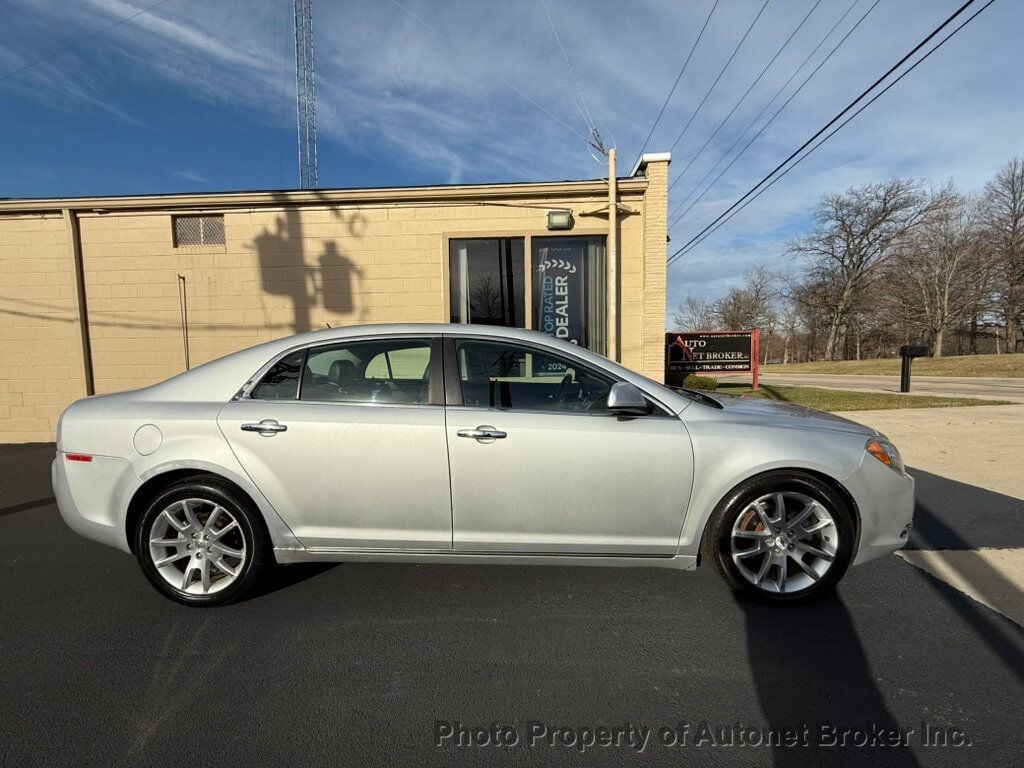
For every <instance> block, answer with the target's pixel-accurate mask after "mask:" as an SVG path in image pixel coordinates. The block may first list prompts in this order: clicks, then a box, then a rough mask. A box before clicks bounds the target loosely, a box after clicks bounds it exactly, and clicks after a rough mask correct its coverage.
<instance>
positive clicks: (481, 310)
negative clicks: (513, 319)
mask: <svg viewBox="0 0 1024 768" xmlns="http://www.w3.org/2000/svg"><path fill="white" fill-rule="evenodd" d="M469 311H470V314H471V316H472V318H473V321H474V322H477V323H483V324H485V325H501V324H503V323H504V321H505V303H504V301H503V299H502V295H501V287H500V286H499V285H498V281H497V280H496V279H495V277H494V275H493V274H491V273H489V272H485V273H483V274H482V275H480V276H479V277H477V278H476V279H475V280H474V281H473V285H472V287H471V288H470V291H469Z"/></svg>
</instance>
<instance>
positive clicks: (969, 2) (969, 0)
mask: <svg viewBox="0 0 1024 768" xmlns="http://www.w3.org/2000/svg"><path fill="white" fill-rule="evenodd" d="M876 2H877V0H876ZM974 2H975V0H967V2H966V3H964V4H963V5H962V6H960V8H958V9H957V10H956V11H955V12H954V13H953V14H952V15H951V16H950V17H949V18H948V19H946V20H945V21H944V22H942V24H940V25H939V26H938V27H936V28H935V29H934V30H932V32H931V33H930V34H929V35H928V36H927V37H926V38H925V39H924V40H922V41H921V42H919V43H918V44H917V45H916V46H914V47H913V48H912V49H911V50H910V51H909V52H908V53H907V54H906V55H905V56H904V57H903V58H902V59H900V60H899V61H897V62H896V63H895V64H893V65H892V66H891V67H890V68H889V69H888V70H887V71H886V72H885V74H883V75H882V76H881V77H879V78H878V79H877V80H875V82H873V83H872V84H871V85H870V86H868V87H867V88H866V89H865V90H864V91H862V92H861V94H860V95H859V96H858V97H857V98H855V99H854V100H853V101H851V102H850V103H849V104H847V105H846V106H845V107H844V108H843V109H842V110H841V111H840V112H839V114H837V115H836V116H835V117H833V118H832V119H831V120H830V121H829V122H827V123H826V124H825V125H824V126H822V127H821V128H820V129H819V130H818V131H817V133H815V134H814V135H813V136H811V138H809V139H807V141H805V142H804V143H803V144H801V145H800V146H799V147H797V149H796V150H794V151H793V153H792V154H790V155H789V157H787V158H786V159H785V160H783V161H782V162H781V163H779V164H778V165H777V166H776V167H775V168H774V169H772V171H771V172H770V173H768V175H766V176H765V177H764V178H763V179H761V181H759V182H758V183H757V184H755V185H754V186H753V187H752V188H751V189H750V190H748V191H747V192H746V194H744V195H743V197H741V198H740V199H739V200H737V201H736V202H735V203H733V204H732V205H731V206H730V207H729V208H727V209H726V210H725V211H723V212H722V213H721V214H719V216H718V218H716V219H715V220H714V221H712V222H711V223H710V224H709V225H708V226H707V227H705V228H704V229H703V230H701V231H700V232H698V233H697V235H695V236H694V237H693V238H692V239H691V240H690V241H689V242H687V243H686V244H685V245H683V248H686V247H687V246H689V245H690V244H691V243H692V242H693V241H694V240H696V239H697V238H698V237H700V236H701V235H703V234H704V233H705V232H707V231H708V230H709V229H711V227H713V226H714V225H715V224H717V223H718V222H719V221H721V220H722V219H723V218H725V216H726V215H728V214H729V213H730V212H731V211H732V210H733V209H735V208H736V207H737V206H738V205H740V203H742V202H743V201H744V200H745V199H746V198H747V197H749V196H750V195H752V194H754V192H756V191H757V189H758V188H759V187H761V186H762V185H763V184H765V183H766V182H767V181H768V180H769V179H770V178H771V177H772V176H774V175H775V174H776V173H778V172H779V171H780V170H781V169H782V168H783V167H784V166H785V165H786V164H788V163H789V161H790V160H792V159H793V158H794V157H796V156H797V155H799V154H800V153H801V152H802V151H803V150H804V149H806V148H807V147H808V146H809V145H810V144H811V143H812V142H813V141H815V140H816V139H817V138H818V137H819V136H821V134H823V133H825V131H827V130H828V129H829V128H831V127H832V126H833V125H834V124H835V123H837V122H838V121H839V120H840V118H842V117H843V115H845V114H846V113H847V112H849V111H850V110H851V109H853V108H854V107H855V106H856V105H857V103H858V102H859V101H860V100H861V99H863V98H864V97H865V96H867V95H868V94H869V93H871V91H873V90H874V89H875V88H877V87H878V85H879V84H880V83H881V82H882V81H884V80H885V79H886V78H887V77H889V75H891V74H892V73H893V72H895V71H896V70H897V69H899V68H900V67H901V66H903V64H904V62H906V61H907V59H909V58H910V57H911V56H913V55H914V54H915V53H917V52H918V51H919V50H920V49H921V48H923V47H924V46H925V45H927V44H928V42H929V41H930V40H931V39H932V38H933V37H935V36H936V35H937V34H938V33H939V32H941V31H942V30H943V28H945V27H946V26H948V25H949V24H950V23H952V21H953V20H954V19H955V18H956V17H957V16H959V15H960V14H961V13H963V12H964V11H965V10H966V9H967V8H968V7H969V6H971V5H972V4H973V3H974ZM872 7H874V6H872ZM868 10H869V11H870V9H868ZM812 74H813V73H812ZM794 95H795V94H794ZM790 99H792V96H791V97H790ZM787 103H788V101H787ZM783 106H785V105H783ZM762 130H764V128H762ZM759 133H760V132H759ZM755 138H756V136H755ZM683 248H680V250H682V249H683ZM677 253H678V251H677Z"/></svg>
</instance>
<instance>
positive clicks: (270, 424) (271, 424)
mask: <svg viewBox="0 0 1024 768" xmlns="http://www.w3.org/2000/svg"><path fill="white" fill-rule="evenodd" d="M242 431H243V432H259V433H260V435H262V436H263V437H273V436H274V435H276V434H277V433H278V432H287V431H288V427H287V426H286V425H284V424H278V423H277V421H276V420H275V419H264V420H263V421H261V422H259V423H258V424H243V425H242Z"/></svg>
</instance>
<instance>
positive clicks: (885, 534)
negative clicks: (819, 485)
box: [844, 454, 914, 565]
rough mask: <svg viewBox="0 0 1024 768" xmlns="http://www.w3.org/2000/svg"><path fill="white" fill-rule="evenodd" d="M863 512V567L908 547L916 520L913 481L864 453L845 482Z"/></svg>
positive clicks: (859, 559)
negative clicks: (857, 465)
mask: <svg viewBox="0 0 1024 768" xmlns="http://www.w3.org/2000/svg"><path fill="white" fill-rule="evenodd" d="M844 485H845V486H846V488H847V490H848V491H849V492H850V493H851V495H852V496H853V498H854V501H855V502H856V503H857V510H858V511H859V512H860V524H861V530H860V546H859V547H858V549H857V556H856V557H855V558H854V561H853V564H854V565H860V564H861V563H866V562H868V561H870V560H874V559H875V558H878V557H882V556H883V555H888V554H890V553H892V552H895V551H896V550H898V549H901V548H903V547H904V546H906V543H907V537H908V536H909V533H910V526H911V524H912V522H913V519H914V478H912V477H911V476H910V475H901V474H898V473H896V472H893V471H892V470H891V469H889V468H888V467H887V466H885V465H884V464H882V463H881V462H880V461H876V460H875V459H874V458H873V457H871V456H870V455H867V454H865V457H864V459H863V460H862V461H861V465H860V466H859V467H858V468H857V470H856V471H855V472H854V473H853V474H852V475H851V476H850V477H848V478H847V479H846V481H845V482H844Z"/></svg>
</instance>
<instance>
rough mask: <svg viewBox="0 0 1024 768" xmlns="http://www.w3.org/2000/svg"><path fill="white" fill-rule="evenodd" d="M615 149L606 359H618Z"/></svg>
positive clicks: (610, 161) (611, 155)
mask: <svg viewBox="0 0 1024 768" xmlns="http://www.w3.org/2000/svg"><path fill="white" fill-rule="evenodd" d="M616 156H617V153H616V151H615V147H611V148H610V149H609V150H608V357H610V358H611V359H612V360H615V361H618V359H619V182H618V178H617V177H616V169H615V160H616Z"/></svg>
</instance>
